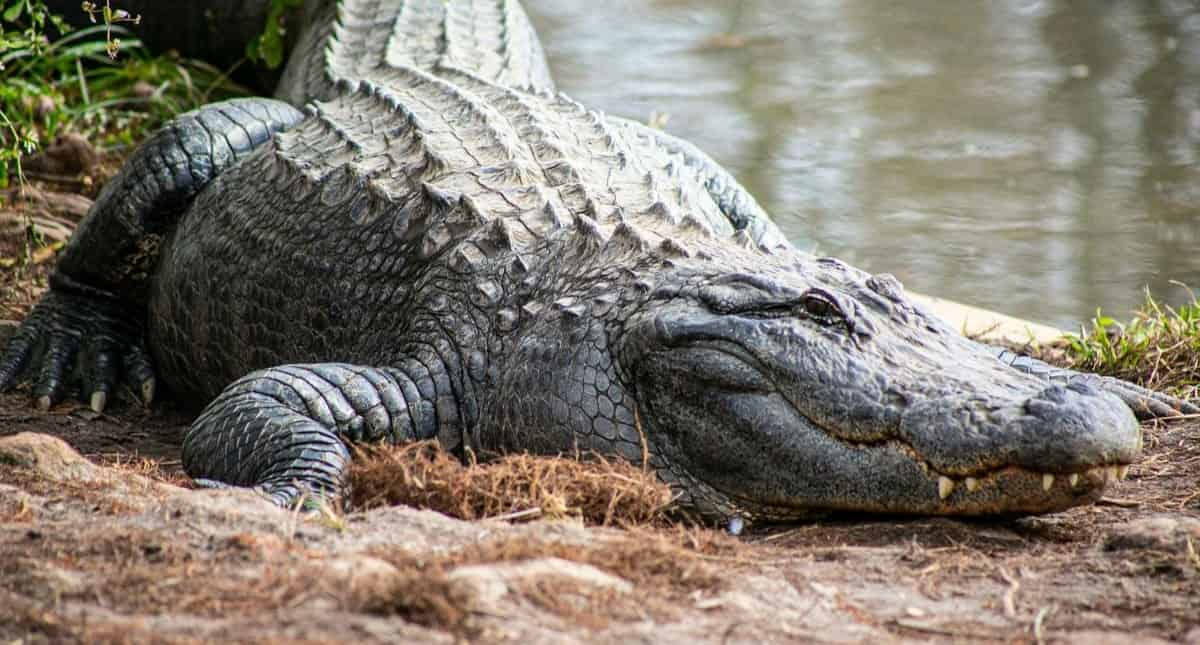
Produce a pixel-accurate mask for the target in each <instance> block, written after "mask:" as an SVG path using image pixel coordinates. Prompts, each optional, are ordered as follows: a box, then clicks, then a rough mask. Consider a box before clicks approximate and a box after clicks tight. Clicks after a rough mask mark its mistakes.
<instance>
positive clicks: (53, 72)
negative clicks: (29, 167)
mask: <svg viewBox="0 0 1200 645" xmlns="http://www.w3.org/2000/svg"><path fill="white" fill-rule="evenodd" d="M83 5H84V6H86V7H87V9H90V12H89V13H91V14H92V17H93V19H94V20H96V22H97V24H95V25H92V26H90V27H87V28H84V29H79V30H72V29H71V28H70V27H69V26H68V25H67V24H66V23H65V22H64V21H63V19H62V17H61V16H58V15H55V14H53V13H52V12H50V11H49V10H48V9H47V8H46V5H45V4H44V3H43V2H41V1H39V0H16V1H15V2H10V3H8V5H7V9H6V10H5V11H4V12H3V13H2V14H0V19H2V22H0V188H6V187H8V186H9V185H10V184H13V183H16V182H18V181H21V182H23V181H24V177H23V173H22V167H21V160H22V157H25V156H28V155H30V154H32V153H34V152H36V151H37V150H40V149H42V148H43V147H45V146H46V145H47V144H48V143H49V142H52V141H54V140H55V139H57V138H58V137H60V136H62V135H64V134H67V133H74V134H77V135H80V136H82V137H84V138H85V139H86V140H87V141H89V142H90V143H91V144H92V145H93V146H97V147H100V148H113V147H128V146H132V145H133V144H134V143H135V142H137V141H140V140H141V139H143V138H144V137H145V136H146V134H148V133H149V131H150V130H153V129H154V128H156V127H157V126H159V125H160V124H161V123H162V122H163V121H165V120H167V119H169V118H171V117H172V116H174V115H176V114H179V113H180V112H184V111H187V110H190V109H193V108H196V107H199V106H200V105H203V104H204V103H208V102H211V101H215V100H220V99H224V98H230V97H233V96H241V95H245V94H247V93H248V90H245V89H244V88H241V87H239V86H237V85H236V84H234V83H232V82H231V81H230V80H229V78H228V74H227V73H225V72H223V71H221V70H218V69H216V68H214V67H212V66H211V65H208V64H206V63H203V62H200V61H196V60H188V59H182V58H180V57H178V56H177V55H172V54H169V53H168V54H163V55H157V56H156V55H152V54H150V52H149V51H147V50H146V48H145V46H144V45H143V44H142V42H141V41H140V40H138V39H137V37H136V34H135V33H134V32H133V31H131V28H136V26H137V24H138V16H133V15H130V14H129V13H128V12H125V11H122V10H120V9H118V8H114V7H111V6H109V3H107V2H106V3H104V4H103V6H99V4H98V3H83ZM84 6H81V8H80V11H84V10H85V8H84ZM118 54H119V55H118Z"/></svg>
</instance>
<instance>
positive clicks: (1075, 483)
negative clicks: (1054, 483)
mask: <svg viewBox="0 0 1200 645" xmlns="http://www.w3.org/2000/svg"><path fill="white" fill-rule="evenodd" d="M1067 481H1069V482H1071V488H1075V487H1076V486H1078V485H1079V473H1071V476H1070V477H1068V478H1067Z"/></svg>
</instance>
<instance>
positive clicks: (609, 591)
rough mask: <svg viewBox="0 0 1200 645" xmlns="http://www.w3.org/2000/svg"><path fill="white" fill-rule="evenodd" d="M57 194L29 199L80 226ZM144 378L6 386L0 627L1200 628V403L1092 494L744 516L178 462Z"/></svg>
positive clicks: (547, 630)
mask: <svg viewBox="0 0 1200 645" xmlns="http://www.w3.org/2000/svg"><path fill="white" fill-rule="evenodd" d="M54 188H55V187H53V186H50V187H43V189H44V190H45V191H48V192H51V193H53V192H54ZM64 200H66V201H70V199H69V198H63V197H56V196H53V195H52V196H51V197H50V198H49V199H47V200H43V202H40V203H42V206H38V205H37V204H36V203H30V204H25V205H23V206H21V207H22V208H44V209H46V210H47V212H51V214H53V215H54V216H55V217H56V218H59V219H62V220H64V221H65V222H67V224H64V226H67V228H69V223H70V222H73V221H75V220H76V219H77V216H75V215H71V214H70V212H67V211H66V210H65V209H64V208H63V207H62V203H63V202H64ZM7 212H8V214H9V217H8V220H7V221H10V222H11V221H15V220H14V219H13V217H12V213H13V211H12V210H11V209H10V210H9V211H7ZM0 214H2V212H0ZM3 221H6V220H4V219H3V217H0V222H3ZM6 230H8V233H7V237H5V238H3V239H0V257H13V256H14V255H15V253H16V252H17V250H18V248H19V244H18V243H17V240H19V238H15V237H14V234H13V233H12V230H13V229H12V227H10V228H9V229H6ZM52 260H53V256H52V254H43V255H42V256H40V257H38V258H35V261H36V264H34V265H33V266H32V267H26V268H25V269H24V270H21V271H18V270H16V269H15V268H14V267H6V268H4V269H0V271H3V273H0V318H7V319H10V320H19V319H20V318H21V317H23V316H24V315H25V314H26V313H27V310H28V305H29V303H30V302H32V301H33V299H34V298H35V297H36V295H37V293H38V291H39V290H40V288H41V285H44V278H45V275H46V272H47V271H48V270H49V267H50V265H51V263H52ZM7 328H8V329H11V325H9V326H8V327H7ZM2 331H3V326H0V332H2ZM0 340H2V339H0ZM130 400H132V399H131V397H128V396H126V397H124V400H118V401H117V402H116V404H115V405H114V406H113V408H112V409H111V410H110V411H109V412H108V413H106V414H103V415H97V414H94V413H92V412H90V411H89V410H88V409H87V408H86V407H85V406H83V405H82V404H79V403H75V402H67V403H64V404H61V405H59V406H57V407H56V408H55V409H53V410H51V411H49V412H45V413H42V412H37V411H35V410H33V409H32V408H31V407H30V405H29V399H28V395H27V394H25V393H22V392H16V393H10V394H5V395H0V642H5V643H7V642H20V643H39V642H181V643H184V642H207V641H212V640H217V639H220V640H223V641H230V642H268V641H269V642H331V641H347V640H351V639H353V640H356V641H359V642H397V641H399V642H453V641H461V640H468V641H480V642H494V641H521V642H554V643H559V642H573V641H587V642H628V641H633V640H636V641H651V642H794V641H817V642H826V641H828V642H848V641H852V642H858V641H864V640H868V641H872V642H902V641H927V640H932V641H947V642H966V641H1004V642H1033V641H1046V642H1135V641H1136V642H1139V643H1152V642H1157V641H1159V640H1166V641H1170V640H1176V641H1179V640H1181V641H1185V642H1193V643H1200V420H1198V419H1185V420H1179V421H1173V422H1167V423H1157V424H1150V425H1147V426H1146V428H1145V432H1146V437H1147V439H1146V452H1145V455H1144V457H1143V459H1142V461H1141V462H1140V463H1138V464H1137V465H1135V466H1133V468H1132V469H1131V472H1130V475H1129V479H1128V480H1127V481H1124V482H1119V483H1115V484H1112V485H1111V487H1110V489H1109V490H1108V491H1107V492H1106V496H1105V497H1104V498H1103V499H1102V500H1101V502H1100V503H1098V504H1096V505H1094V506H1087V507H1081V508H1076V509H1072V510H1070V511H1067V512H1063V513H1058V514H1054V515H1048V516H1041V517H1031V518H1024V519H1017V520H1002V521H1000V520H997V521H957V520H947V519H927V518H925V519H888V520H882V519H880V518H871V517H843V518H835V519H830V520H823V521H816V522H810V523H803V524H795V525H787V526H771V527H752V528H751V530H749V531H748V532H747V533H746V534H744V535H742V536H741V537H739V538H732V537H730V536H727V535H725V534H724V533H722V532H720V531H717V530H712V529H706V528H694V527H692V528H689V527H683V526H672V525H663V524H661V523H656V524H653V525H647V526H640V527H627V528H623V529H621V528H596V527H585V526H584V525H583V524H582V523H580V522H579V521H577V520H573V519H565V520H545V519H539V520H535V521H531V522H520V521H503V520H497V519H485V520H476V521H463V520H459V519H453V518H450V517H447V516H445V515H442V514H440V513H436V512H433V511H428V510H415V509H412V508H406V507H399V506H393V507H383V508H375V509H372V510H367V511H355V512H349V513H346V514H344V515H343V514H329V513H326V514H315V515H303V514H295V513H290V512H288V511H284V510H281V509H278V508H275V507H273V506H271V505H270V504H268V503H266V502H265V501H263V500H262V499H259V498H258V497H256V496H255V495H253V494H251V493H248V492H245V491H210V490H193V489H190V488H189V487H187V486H188V485H187V481H186V479H185V478H183V477H182V476H181V475H180V473H179V444H180V440H181V437H182V434H183V432H184V430H185V428H186V425H187V422H188V420H189V419H188V416H187V415H186V414H183V413H181V412H179V411H177V410H175V409H174V408H173V406H172V405H171V403H170V402H169V401H166V402H161V403H158V404H156V405H155V406H153V407H152V408H151V409H149V410H146V409H143V408H142V407H141V406H139V405H136V404H132V403H130V402H129V401H130ZM56 438H57V439H56ZM59 439H61V441H59ZM64 442H65V443H64Z"/></svg>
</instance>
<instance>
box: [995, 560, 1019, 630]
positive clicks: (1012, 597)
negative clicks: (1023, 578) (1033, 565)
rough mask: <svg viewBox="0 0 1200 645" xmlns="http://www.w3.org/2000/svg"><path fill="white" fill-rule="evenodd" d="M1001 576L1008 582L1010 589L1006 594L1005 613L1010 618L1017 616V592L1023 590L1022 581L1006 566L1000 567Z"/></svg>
mask: <svg viewBox="0 0 1200 645" xmlns="http://www.w3.org/2000/svg"><path fill="white" fill-rule="evenodd" d="M1000 577H1002V578H1004V580H1005V581H1006V582H1008V591H1007V592H1005V594H1004V615H1006V616H1008V617H1009V618H1016V617H1017V592H1018V591H1020V590H1021V583H1020V581H1018V580H1017V579H1016V578H1014V577H1013V576H1012V574H1010V573H1009V572H1008V570H1007V569H1005V568H1004V567H1000Z"/></svg>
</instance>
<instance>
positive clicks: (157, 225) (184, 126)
mask: <svg viewBox="0 0 1200 645" xmlns="http://www.w3.org/2000/svg"><path fill="white" fill-rule="evenodd" d="M303 116H304V115H303V113H301V112H300V111H298V110H296V109H295V108H293V107H291V106H290V105H288V104H286V103H282V102H280V101H274V100H269V99H258V98H252V99H238V100H233V101H226V102H223V103H214V104H212V105H208V106H205V107H203V108H200V109H199V110H195V111H193V112H189V113H187V114H184V115H181V116H179V117H178V118H176V119H174V120H173V121H171V122H169V123H168V124H167V125H166V126H164V127H163V128H162V129H161V130H159V131H158V132H156V133H155V134H154V135H152V136H151V137H150V138H149V139H148V140H147V141H146V143H144V144H143V145H142V146H141V147H140V148H138V150H137V151H136V152H134V154H133V155H132V156H131V157H130V158H129V160H128V161H127V162H126V163H125V166H124V167H123V168H122V170H121V172H120V173H119V174H118V175H117V176H116V177H114V178H113V180H112V181H110V182H109V183H108V185H107V186H105V188H104V190H103V191H102V192H101V193H100V196H99V197H98V198H97V200H96V203H95V204H94V205H93V206H92V209H91V211H90V212H89V214H88V217H87V218H86V219H85V220H84V221H83V223H82V224H81V225H80V227H79V229H78V230H77V231H76V232H75V234H74V235H73V236H72V238H71V242H70V244H68V245H67V248H66V250H65V251H63V254H62V256H61V257H60V259H59V263H58V267H57V269H56V270H55V272H54V275H53V276H52V277H51V278H50V291H49V293H47V294H46V295H45V296H44V297H43V298H42V300H41V302H39V303H38V305H37V306H36V307H35V308H34V310H33V312H32V313H31V314H30V315H29V317H28V318H27V319H26V320H25V322H24V323H23V324H22V325H21V329H20V330H19V331H18V332H17V334H16V335H15V336H14V337H13V339H12V341H11V342H10V343H9V345H8V349H7V351H6V352H5V354H4V357H3V358H2V359H0V390H5V389H8V388H9V387H11V386H12V385H13V384H14V383H15V382H16V381H17V379H18V378H19V377H20V376H21V375H22V374H23V373H25V372H26V371H32V372H34V373H35V375H34V386H33V394H34V397H35V399H36V401H37V404H38V407H40V408H42V409H47V408H49V407H50V406H51V405H53V404H54V403H55V402H56V401H58V400H60V399H61V398H62V395H63V392H64V390H65V388H66V384H67V382H68V380H69V378H70V376H71V371H72V369H73V368H74V367H75V366H76V364H77V363H81V368H82V369H81V370H80V375H81V376H82V378H83V381H84V394H85V395H86V396H88V398H89V399H90V402H91V406H92V407H93V408H94V409H96V410H97V411H102V410H103V409H104V406H105V404H106V402H107V399H108V394H109V392H111V391H112V389H113V387H114V385H115V384H116V381H117V378H118V374H120V373H121V372H122V371H123V372H124V373H125V378H126V379H127V380H128V382H129V383H130V384H132V385H134V386H135V387H137V388H138V389H139V390H140V391H141V393H142V397H143V398H144V399H145V400H147V401H148V400H149V399H150V398H152V397H153V392H154V373H153V371H152V369H151V367H150V360H149V357H148V355H147V352H146V349H145V347H144V344H143V341H142V335H143V327H144V319H145V310H146V300H147V297H148V291H149V289H148V286H149V280H150V276H151V275H152V273H153V271H154V268H155V266H156V265H157V263H158V258H159V253H160V249H161V246H162V244H164V243H165V240H167V239H168V237H169V234H170V231H171V230H172V229H173V228H174V226H175V224H176V222H177V221H178V219H179V217H180V215H182V214H183V212H184V211H185V210H186V209H187V207H188V205H189V204H190V203H191V201H192V198H193V197H195V195H196V194H197V193H199V192H200V190H201V189H203V188H204V187H205V186H206V185H208V183H209V182H211V181H212V180H213V178H215V177H216V176H217V175H219V174H220V173H221V172H222V171H224V170H225V169H226V168H228V167H230V166H231V165H233V164H234V163H236V162H237V161H238V160H239V159H241V158H242V157H245V156H246V155H247V154H249V153H250V152H251V151H252V150H254V149H255V148H257V147H258V146H259V145H261V144H262V143H264V142H266V141H267V140H268V139H270V137H271V135H272V134H274V133H276V132H279V131H282V130H285V129H287V128H288V127H290V126H292V125H294V124H295V123H297V122H298V121H300V119H301V118H303ZM79 359H82V360H79Z"/></svg>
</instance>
